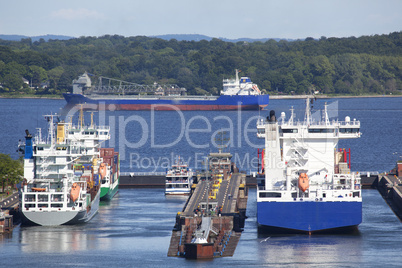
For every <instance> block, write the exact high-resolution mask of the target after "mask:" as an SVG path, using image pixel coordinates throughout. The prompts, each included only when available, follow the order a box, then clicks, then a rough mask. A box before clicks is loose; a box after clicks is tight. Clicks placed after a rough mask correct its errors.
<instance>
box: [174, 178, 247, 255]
mask: <svg viewBox="0 0 402 268" xmlns="http://www.w3.org/2000/svg"><path fill="white" fill-rule="evenodd" d="M245 180H246V176H245V174H240V173H235V174H233V175H232V176H231V177H230V178H229V179H227V180H223V181H222V182H221V185H220V188H219V191H218V193H217V195H216V199H212V200H208V201H207V200H206V199H207V195H208V189H209V184H210V181H208V180H203V181H201V182H199V183H198V184H197V185H196V187H195V189H194V190H193V192H192V194H191V196H190V197H189V199H188V200H187V203H186V204H185V206H184V208H183V210H182V211H181V212H179V213H178V214H177V216H176V224H175V226H174V229H173V231H172V237H171V240H170V246H169V250H168V256H170V257H180V256H181V257H186V258H193V259H198V258H212V257H225V256H233V254H234V251H235V249H236V246H237V243H238V241H239V239H240V236H241V233H242V231H243V228H244V221H245V214H246V208H247V198H248V192H247V188H246V187H245V186H244V185H245ZM203 225H207V227H203ZM200 230H204V232H207V234H206V235H205V237H206V241H205V242H204V243H194V240H195V239H196V238H197V232H200ZM205 230H206V231H205ZM192 241H193V243H192Z"/></svg>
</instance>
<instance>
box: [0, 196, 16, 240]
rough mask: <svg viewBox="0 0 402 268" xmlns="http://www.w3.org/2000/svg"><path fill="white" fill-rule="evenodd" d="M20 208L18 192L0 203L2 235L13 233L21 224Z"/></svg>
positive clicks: (0, 228) (0, 231)
mask: <svg viewBox="0 0 402 268" xmlns="http://www.w3.org/2000/svg"><path fill="white" fill-rule="evenodd" d="M18 206H19V199H18V192H17V193H13V194H11V195H10V196H8V197H7V198H5V199H3V200H1V201H0V234H2V233H11V232H12V231H13V228H14V226H15V225H17V224H18V223H19V217H18Z"/></svg>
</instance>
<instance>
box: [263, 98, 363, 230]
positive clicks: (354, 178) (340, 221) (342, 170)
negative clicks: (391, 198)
mask: <svg viewBox="0 0 402 268" xmlns="http://www.w3.org/2000/svg"><path fill="white" fill-rule="evenodd" d="M309 107H310V101H309V99H307V103H306V115H305V120H304V122H299V121H297V122H296V120H295V118H294V117H295V116H294V112H293V109H292V110H291V116H290V118H289V120H286V118H285V117H286V115H285V113H281V116H280V118H278V119H277V118H276V116H275V112H274V111H271V112H270V116H269V117H267V119H266V120H264V119H261V120H260V121H259V122H258V123H257V130H258V131H257V135H258V137H259V138H264V139H265V150H263V151H262V153H261V156H262V159H263V161H262V169H263V171H264V175H263V176H261V177H259V179H258V189H257V221H258V224H259V227H260V229H262V230H263V231H267V230H268V231H270V232H285V233H288V232H301V233H310V234H311V233H313V232H323V231H325V232H327V231H330V232H332V231H335V230H336V231H346V230H347V229H356V227H357V226H358V225H359V224H360V223H361V222H362V196H361V187H360V185H361V184H360V175H359V174H358V173H355V172H351V171H350V150H349V151H346V150H344V149H343V150H342V149H341V150H337V149H336V147H337V144H338V141H339V139H350V138H358V137H360V135H361V133H360V122H359V121H357V120H352V121H351V120H350V118H349V117H346V118H345V121H343V122H341V121H337V120H331V121H330V120H329V117H328V113H327V105H326V104H325V110H324V112H323V116H322V118H321V120H317V121H316V120H313V118H312V116H311V113H310V109H309Z"/></svg>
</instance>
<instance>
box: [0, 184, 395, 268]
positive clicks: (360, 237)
mask: <svg viewBox="0 0 402 268" xmlns="http://www.w3.org/2000/svg"><path fill="white" fill-rule="evenodd" d="M363 200H364V202H363V223H362V224H361V225H360V226H359V233H358V234H354V235H313V236H307V235H277V236H267V235H259V234H258V232H257V225H256V190H255V189H251V190H250V192H249V201H248V208H247V216H248V219H247V220H246V224H245V231H244V232H243V234H242V236H241V239H240V241H239V244H238V246H237V248H236V251H235V254H234V256H233V257H227V258H219V259H214V260H210V261H191V260H186V259H182V258H172V257H167V250H168V247H169V242H170V235H171V230H172V228H173V225H174V221H175V214H176V213H177V212H178V211H180V210H181V208H182V206H183V203H184V201H185V198H175V197H169V198H167V197H165V195H164V192H163V189H121V190H120V192H119V193H118V195H117V196H116V197H115V198H114V199H113V200H112V201H111V202H110V203H102V204H101V207H100V210H99V213H98V215H97V216H95V218H94V219H92V221H90V222H89V223H88V224H84V225H79V226H59V227H17V228H16V229H14V232H13V234H12V237H11V238H3V239H1V241H0V258H1V260H2V263H3V264H4V263H13V264H14V266H16V267H21V266H29V267H31V266H36V267H38V266H39V265H40V266H41V267H51V266H54V265H55V264H57V266H60V267H68V266H71V267H77V266H83V267H87V266H89V267H95V266H96V267H119V266H120V267H135V266H142V267H178V266H185V267H187V266H191V267H193V266H197V267H206V266H209V265H212V264H213V265H222V266H229V265H230V266H233V265H235V266H239V267H244V266H258V267H259V266H271V267H315V266H320V267H321V266H325V267H357V266H362V267H378V266H380V265H386V266H399V264H400V261H401V257H400V252H401V250H402V229H401V228H400V227H401V224H400V222H399V220H398V219H397V218H396V217H395V215H394V214H393V213H392V211H391V210H390V209H389V207H388V206H387V205H386V203H385V202H384V201H383V199H382V198H381V196H380V195H379V194H378V192H377V191H376V190H363Z"/></svg>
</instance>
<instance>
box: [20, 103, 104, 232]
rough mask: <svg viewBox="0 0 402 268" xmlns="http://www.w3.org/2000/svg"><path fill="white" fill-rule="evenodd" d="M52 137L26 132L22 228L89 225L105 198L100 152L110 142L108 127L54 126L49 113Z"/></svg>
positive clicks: (21, 192)
mask: <svg viewBox="0 0 402 268" xmlns="http://www.w3.org/2000/svg"><path fill="white" fill-rule="evenodd" d="M45 118H46V119H47V120H48V122H49V129H48V136H47V138H46V139H44V138H43V137H42V132H41V129H38V133H37V135H36V136H35V137H32V135H31V134H29V132H28V130H26V134H27V135H26V137H25V143H21V144H20V149H21V150H23V152H24V181H23V183H22V185H21V191H20V210H21V213H22V221H23V224H27V225H44V226H55V225H62V224H77V223H83V222H87V221H89V220H90V219H91V218H92V217H93V216H94V215H95V214H96V212H97V211H98V207H99V199H100V176H99V169H100V165H101V164H102V160H103V159H102V158H100V154H99V150H100V145H101V143H102V142H103V141H105V140H108V139H110V135H109V127H106V126H105V127H101V126H95V125H94V124H93V122H91V125H89V126H84V124H83V115H82V111H81V114H80V122H79V123H80V124H79V125H73V124H72V123H67V122H63V121H61V122H58V123H55V119H56V118H57V116H56V115H48V116H45Z"/></svg>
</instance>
